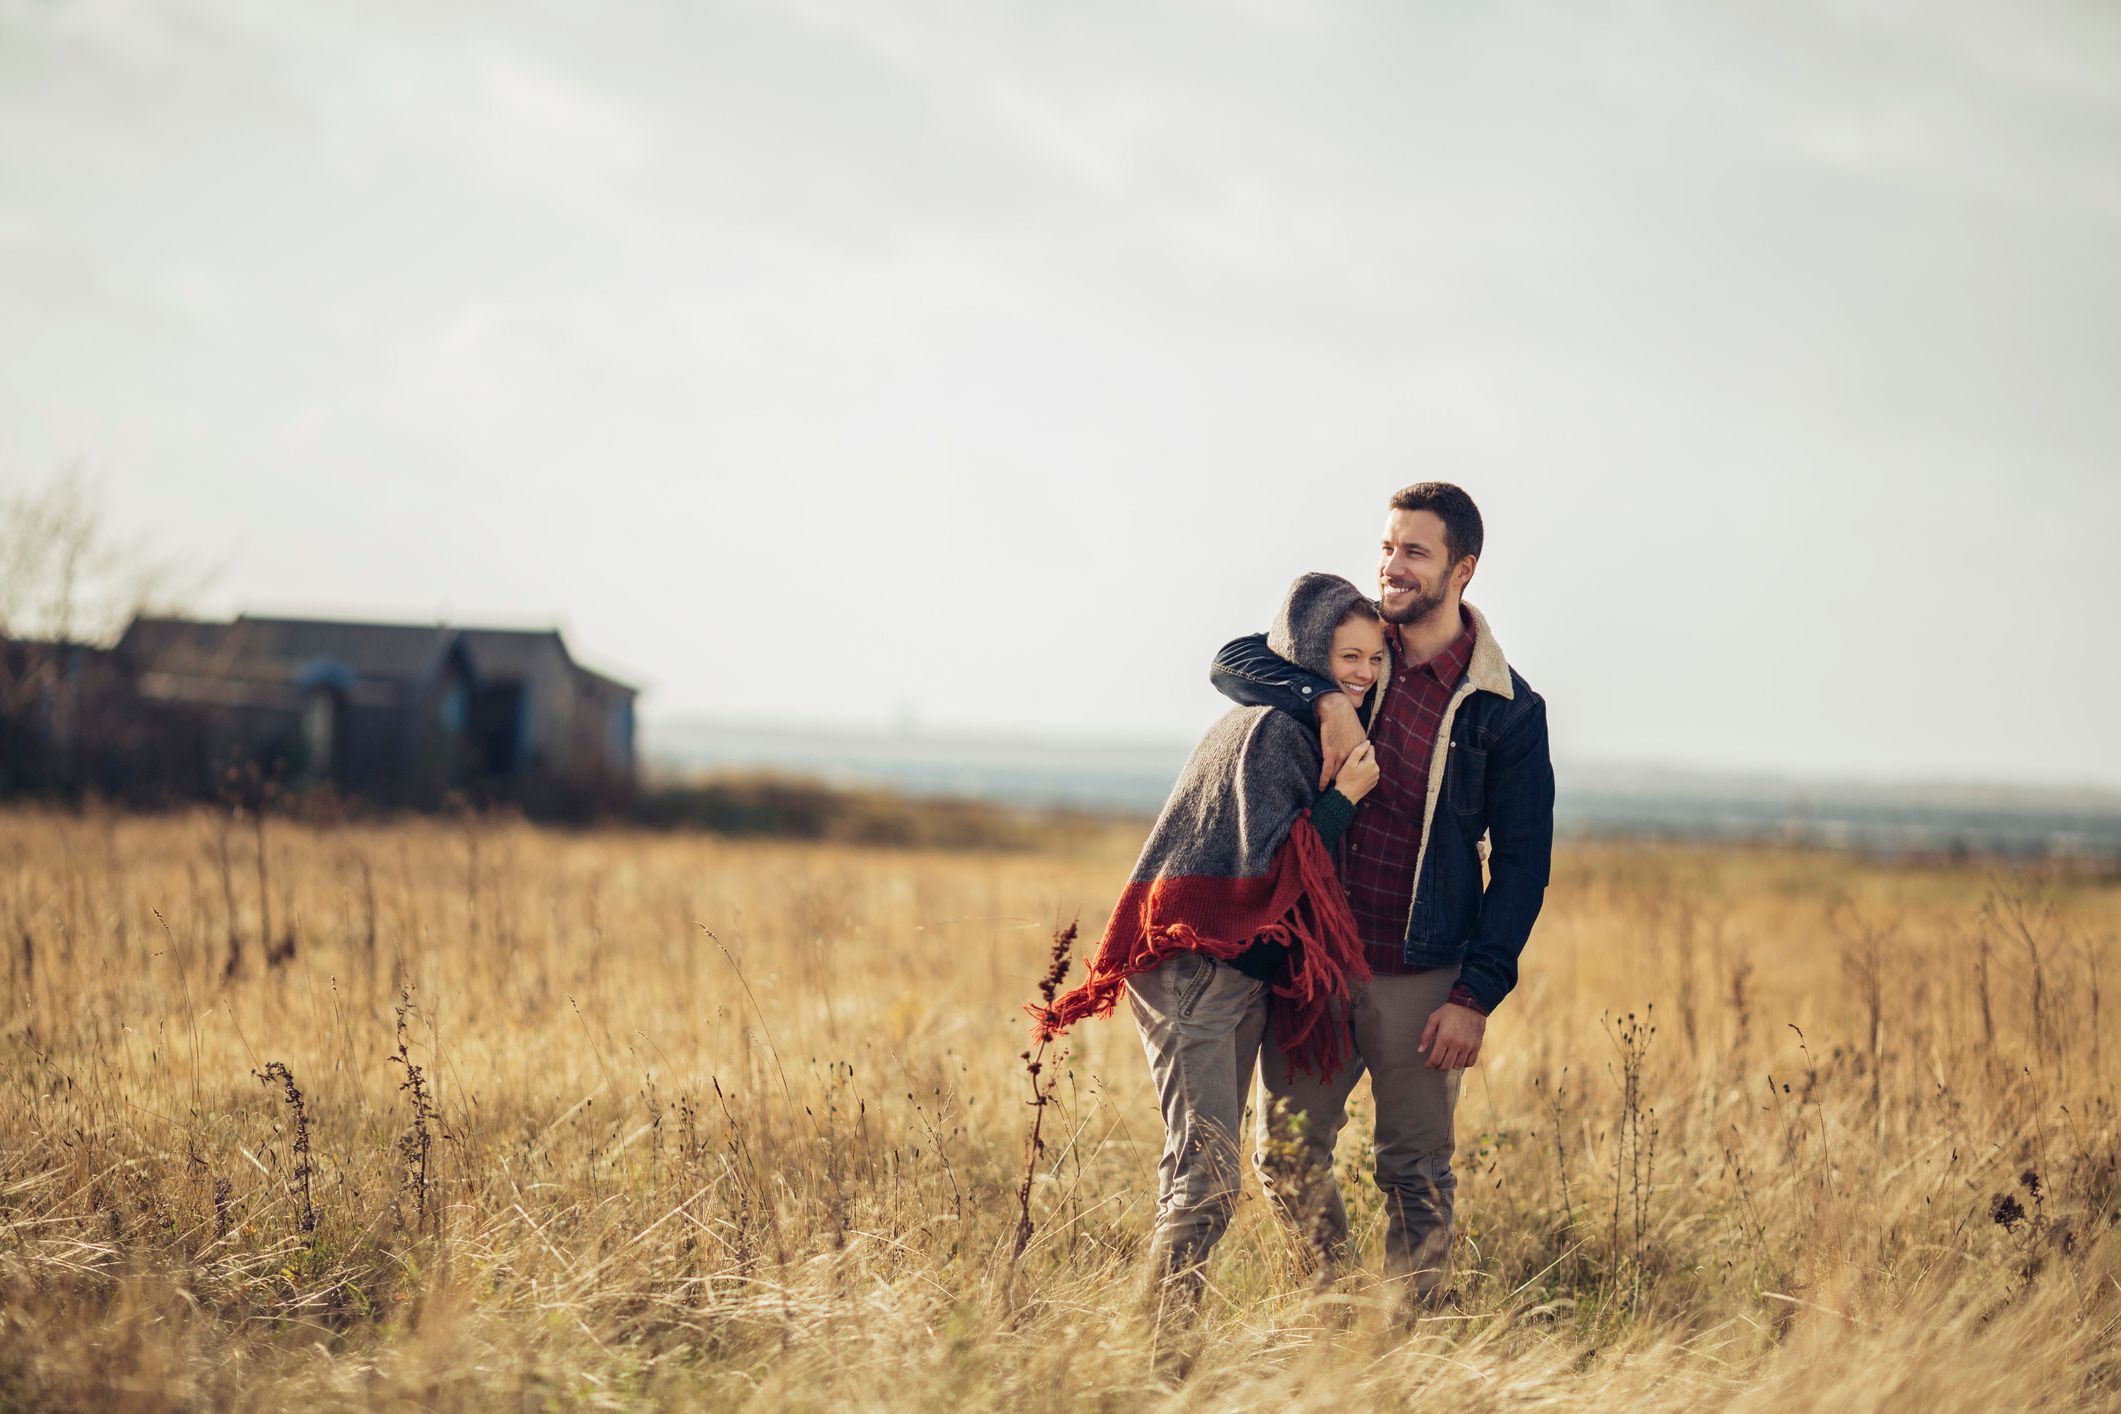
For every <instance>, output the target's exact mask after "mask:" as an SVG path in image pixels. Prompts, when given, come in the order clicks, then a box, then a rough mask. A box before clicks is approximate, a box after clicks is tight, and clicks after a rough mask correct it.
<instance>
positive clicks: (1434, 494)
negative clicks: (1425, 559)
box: [1388, 481, 1481, 565]
mask: <svg viewBox="0 0 2121 1414" xmlns="http://www.w3.org/2000/svg"><path fill="white" fill-rule="evenodd" d="M1388 509H1391V510H1395V511H1430V512H1433V513H1434V514H1435V516H1436V518H1437V519H1439V520H1441V521H1442V522H1443V547H1444V549H1446V550H1448V551H1450V552H1451V563H1452V564H1454V565H1455V564H1457V563H1458V562H1459V561H1460V560H1462V559H1464V558H1465V557H1466V556H1468V555H1477V554H1479V553H1480V544H1481V528H1480V507H1478V506H1476V505H1474V504H1473V498H1472V497H1471V496H1468V495H1467V494H1466V493H1465V492H1464V491H1462V490H1460V489H1459V488H1458V487H1456V486H1453V485H1452V484H1451V483H1450V482H1448V481H1417V482H1415V483H1414V484H1413V485H1412V486H1408V487H1404V488H1402V489H1401V490H1399V491H1397V492H1394V493H1393V496H1392V504H1391V506H1390V507H1389V508H1388Z"/></svg>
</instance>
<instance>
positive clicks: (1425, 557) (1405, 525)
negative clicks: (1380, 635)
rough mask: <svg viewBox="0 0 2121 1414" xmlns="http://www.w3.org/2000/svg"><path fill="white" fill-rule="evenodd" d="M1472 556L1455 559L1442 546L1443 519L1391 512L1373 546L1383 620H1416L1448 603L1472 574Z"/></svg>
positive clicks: (1430, 514) (1427, 513)
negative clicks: (1375, 547) (1381, 537)
mask: <svg viewBox="0 0 2121 1414" xmlns="http://www.w3.org/2000/svg"><path fill="white" fill-rule="evenodd" d="M1473 563H1474V557H1473V556H1471V555H1467V556H1465V557H1464V558H1463V559H1460V560H1458V561H1456V562H1455V563H1454V562H1453V561H1452V559H1451V552H1450V550H1449V549H1448V548H1446V546H1445V545H1444V538H1443V517H1442V516H1440V515H1438V514H1436V512H1434V511H1394V512H1392V514H1391V518H1390V519H1388V520H1387V521H1386V522H1385V534H1384V542H1383V544H1382V545H1381V546H1380V548H1379V550H1378V562H1377V593H1378V598H1379V600H1380V603H1379V605H1378V607H1379V608H1380V609H1381V610H1382V611H1383V613H1384V619H1385V622H1386V623H1388V624H1411V623H1419V622H1420V621H1421V620H1422V619H1425V618H1427V617H1428V616H1429V615H1431V614H1433V613H1435V612H1437V611H1438V610H1440V609H1441V608H1443V606H1444V605H1446V604H1448V603H1451V602H1452V601H1453V600H1454V599H1455V598H1456V597H1457V595H1458V593H1459V591H1461V590H1463V589H1464V588H1465V586H1466V581H1467V580H1469V579H1471V578H1472V577H1473Z"/></svg>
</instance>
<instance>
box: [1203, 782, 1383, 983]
mask: <svg viewBox="0 0 2121 1414" xmlns="http://www.w3.org/2000/svg"><path fill="white" fill-rule="evenodd" d="M1354 818H1355V802H1354V801H1352V800H1350V799H1348V798H1347V797H1346V796H1344V795H1342V794H1341V793H1340V789H1339V787H1337V786H1329V787H1327V788H1326V791H1325V793H1324V794H1323V795H1321V796H1319V797H1318V799H1317V801H1316V802H1314V803H1313V804H1312V806H1311V826H1312V828H1313V829H1315V830H1317V831H1318V837H1319V838H1320V839H1321V840H1323V841H1325V845H1326V848H1327V849H1328V850H1329V851H1330V850H1331V849H1332V848H1333V846H1334V845H1336V844H1338V843H1340V836H1341V832H1342V831H1344V830H1346V829H1347V828H1348V822H1349V821H1351V820H1353V819H1354ZM1288 955H1289V948H1288V945H1287V944H1286V943H1254V944H1253V945H1252V946H1251V947H1249V948H1246V949H1245V950H1244V951H1243V952H1241V953H1239V954H1238V955H1237V956H1236V957H1233V958H1231V959H1230V965H1231V966H1232V967H1234V968H1236V969H1237V970H1238V971H1239V972H1242V973H1244V974H1245V976H1247V977H1257V978H1258V979H1259V980H1260V981H1262V982H1266V981H1270V980H1272V978H1273V976H1274V969H1275V968H1277V967H1279V966H1281V963H1282V959H1283V958H1285V957H1287V956H1288Z"/></svg>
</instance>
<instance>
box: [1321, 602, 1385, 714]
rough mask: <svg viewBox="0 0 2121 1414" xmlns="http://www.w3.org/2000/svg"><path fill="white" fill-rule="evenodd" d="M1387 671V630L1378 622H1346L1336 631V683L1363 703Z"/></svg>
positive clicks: (1334, 662) (1356, 620)
mask: <svg viewBox="0 0 2121 1414" xmlns="http://www.w3.org/2000/svg"><path fill="white" fill-rule="evenodd" d="M1384 670H1385V628H1384V625H1383V624H1381V623H1379V622H1377V620H1375V619H1365V618H1352V619H1343V620H1341V624H1340V627H1339V628H1336V629H1334V630H1333V681H1335V682H1337V683H1339V684H1340V690H1341V691H1342V692H1345V693H1347V694H1348V696H1350V697H1353V698H1355V699H1356V700H1358V701H1360V700H1361V699H1362V696H1363V694H1365V693H1367V692H1368V691H1369V690H1370V688H1371V686H1372V685H1373V684H1375V683H1376V681H1377V675H1378V674H1379V673H1381V672H1383V671H1384Z"/></svg>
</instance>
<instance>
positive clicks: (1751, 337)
mask: <svg viewBox="0 0 2121 1414" xmlns="http://www.w3.org/2000/svg"><path fill="white" fill-rule="evenodd" d="M2117 74H2121V11H2117V10H2116V9H2115V8H2114V7H2113V6H2112V5H2110V4H2107V3H2103V0H2082V3H2048V2H2047V0H2030V2H2027V0H2012V2H2011V3H2004V2H2003V0H1995V3H1989V4H1963V3H1957V0H1833V3H1806V2H1805V0H1758V3H1730V4H1713V5H1708V4H1700V3H1695V0H1669V3H1653V2H1652V0H1634V2H1633V3H1611V4H1607V3H1595V4H1594V3H1585V2H1584V0H1567V2H1566V3H1564V0H1551V3H1545V4H1518V3H1478V4H1474V3H1462V0H1451V2H1450V3H1441V2H1439V3H1429V4H1420V5H1416V4H1411V3H1408V4H1402V3H1383V2H1382V0H1380V3H1376V4H1367V5H1357V4H1346V3H1332V0H1287V3H1282V0H1247V2H1246V3H1211V0H1178V2H1177V3H1160V4H1151V3H1146V2H1145V0H1126V3H1113V4H1098V3H1069V4H1065V5H1062V4H1049V3H1037V4H1034V3H1022V4H1003V3H995V0H977V2H976V3H975V2H974V0H963V2H962V3H940V4H899V3H889V0H799V3H786V4H768V3H741V2H739V0H732V3H689V4H680V3H645V2H644V0H596V2H595V3H590V0H545V3H536V4H529V3H520V0H517V2H516V3H509V4H505V5H500V4H497V5H492V6H486V7H482V6H477V5H473V4H468V3H467V4H448V5H435V4H431V3H416V4H385V3H376V0H364V3H359V4H355V3H344V4H331V3H321V0H317V2H315V3H310V2H305V3H302V4H289V3H287V0H166V2H165V3H147V2H146V0H131V2H130V3H98V2H97V0H0V482H4V483H7V484H14V483H18V482H19V483H23V484H27V483H31V482H35V481H38V480H40V479H41V478H43V477H44V476H45V475H46V474H47V473H48V472H49V471H50V470H51V469H52V468H53V467H55V466H58V465H60V464H61V463H64V462H67V461H71V460H73V459H76V458H78V459H81V460H83V461H84V462H85V463H86V464H87V465H88V466H89V467H90V468H91V469H92V471H93V472H95V473H96V474H97V476H99V477H100V481H101V485H102V486H103V488H104V492H105V496H106V499H107V501H108V503H109V505H110V507H111V510H112V513H113V515H114V516H115V517H116V519H118V521H119V522H120V523H121V525H122V526H123V527H125V528H127V529H134V530H138V531H140V532H143V533H145V534H147V535H149V536H150V537H151V538H152V540H153V541H154V542H155V543H156V544H157V545H158V546H159V547H161V548H163V549H164V550H165V551H167V552H169V553H171V554H174V555H176V556H179V557H181V558H185V559H188V560H189V561H190V562H192V563H194V564H197V565H202V566H207V567H210V568H212V569H213V570H214V571H215V572H216V576H217V577H216V578H215V580H214V581H213V586H212V588H211V590H210V592H209V593H208V594H207V595H206V596H205V597H204V598H203V599H202V600H201V601H200V603H199V604H198V605H197V607H198V608H199V609H201V610H202V611H206V612H216V613H219V612H232V611H235V610H238V609H253V610H257V611H277V612H306V611H315V612H327V613H337V614H373V615H377V616H405V617H411V618H416V619H428V618H433V617H435V616H438V615H449V616H452V617H455V618H458V619H462V620H496V621H504V622H540V621H557V622H559V623H561V624H562V625H564V627H565V628H566V629H567V632H568V635H569V639H570V642H571V643H573V644H574V646H575V647H576V649H577V651H578V653H579V654H580V656H582V657H583V658H584V659H585V660H587V661H590V662H591V663H593V664H595V665H598V666H602V667H606V668H608V669H610V670H613V671H616V672H618V673H620V674H621V675H624V676H628V677H631V678H634V679H636V680H638V681H641V682H643V683H645V684H646V685H647V686H648V688H649V696H648V697H647V698H645V699H644V703H643V712H644V717H645V718H646V719H647V722H648V730H649V731H650V732H652V731H653V728H654V724H655V722H656V721H657V720H658V719H668V718H670V717H672V716H681V715H686V714H690V713H695V712H709V713H721V714H736V715H743V716H751V717H756V716H763V715H772V716H775V717H785V718H789V719H795V720H804V721H818V722H844V723H875V724H882V723H888V722H892V721H900V720H906V719H912V720H917V721H918V722H920V723H921V724H922V725H923V726H924V727H925V728H926V729H928V730H932V731H948V730H955V729H969V728H980V729H988V728H1016V729H1024V730H1031V731H1051V730H1056V729H1071V730H1081V731H1085V732H1096V733H1111V734H1135V735H1141V734H1163V735H1173V734H1176V735H1190V734H1191V732H1193V731H1194V730H1196V729H1197V728H1198V727H1199V726H1200V725H1202V724H1203V723H1204V722H1205V721H1206V720H1207V719H1208V718H1209V717H1210V716H1212V714H1213V713H1214V712H1215V710H1216V708H1217V705H1218V699H1215V698H1214V697H1213V696H1212V695H1211V694H1210V692H1209V690H1208V689H1207V687H1206V685H1205V666H1206V662H1207V659H1208V656H1209V654H1210V652H1211V651H1212V650H1213V648H1214V647H1215V645H1216V644H1217V643H1219V642H1220V641H1221V640H1222V639H1223V638H1225V637H1227V636H1230V635H1232V634H1235V633H1238V632H1242V631H1246V630H1248V629H1251V628H1254V627H1260V626H1264V623H1265V621H1266V619H1267V617H1268V615H1269V613H1270V611H1271V608H1272V606H1273V604H1274V603H1275V601H1276V600H1277V599H1278V598H1279V595H1280V592H1281V588H1282V586H1283V585H1284V584H1285V583H1286V582H1287V581H1288V579H1289V578H1290V577H1291V576H1292V575H1294V574H1295V573H1296V572H1298V571H1300V570H1306V569H1333V570H1338V571H1340V572H1342V573H1346V574H1349V575H1351V576H1356V577H1367V575H1368V573H1369V570H1370V567H1371V564H1372V556H1371V550H1370V547H1371V545H1372V544H1373V543H1374V536H1375V533H1376V531H1377V528H1378V525H1379V523H1380V520H1381V517H1380V513H1379V507H1380V506H1381V504H1382V502H1383V500H1384V499H1385V497H1386V495H1387V494H1388V493H1389V492H1390V491H1391V490H1392V489H1393V488H1394V487H1396V486H1398V485H1400V484H1402V483H1404V482H1407V481H1412V480H1418V479H1424V478H1430V477H1443V478H1449V479H1454V480H1458V481H1460V482H1462V483H1463V484H1464V485H1466V486H1467V487H1468V488H1469V489H1470V490H1471V491H1472V492H1473V493H1474V495H1475V496H1476V498H1477V499H1478V500H1479V501H1480V502H1481V504H1482V506H1483V508H1484V509H1485V511H1486V513H1487V517H1488V522H1489V539H1490V549H1489V553H1488V554H1487V555H1486V556H1485V557H1484V559H1483V564H1482V567H1481V571H1480V577H1479V580H1478V582H1477V587H1476V593H1475V595H1474V598H1475V600H1476V602H1479V603H1481V604H1482V605H1483V607H1484V608H1486V609H1487V611H1488V612H1489V615H1490V617H1491V619H1492V620H1493V622H1494V624H1495V627H1496V631H1497V635H1498V637H1499V638H1500V639H1501V641H1502V642H1503V644H1504V646H1505V647H1506V648H1507V650H1508V651H1509V653H1510V655H1511V657H1512V658H1513V660H1514V661H1515V662H1516V663H1517V664H1518V666H1519V667H1520V669H1521V670H1522V671H1524V672H1525V674H1526V675H1527V676H1528V677H1530V678H1531V680H1532V681H1533V682H1534V684H1535V685H1537V686H1538V687H1539V688H1540V689H1541V690H1542V691H1543V692H1545V693H1546V695H1547V696H1548V698H1549V699H1550V702H1551V704H1552V716H1553V721H1554V726H1555V732H1556V737H1557V750H1558V752H1559V753H1560V754H1561V755H1562V756H1564V757H1565V758H1570V759H1576V760H1583V761H1593V760H1599V761H1615V760H1622V761H1625V760H1641V761H1660V762H1670V763H1675V764H1686V765H1714V766H1728V767H1764V768H1770V769H1803V770H1813V771H1825V772H1836V773H1850V772H1853V773H1861V774H1868V775H1886V776H1894V775H1902V776H1905V775H1915V776H1949V777H1974V778H2025V779H2037V780H2046V781H2096V782H2104V783H2109V784H2112V783H2121V732H2117V730H2116V727H2115V723H2116V721H2117V720H2121V711H2117V710H2116V707H2115V703H2116V701H2117V700H2121V654H2117V653H2116V651H2115V650H2116V646H2117V639H2121V634H2117V632H2116V630H2115V619H2116V616H2117V610H2121V557H2117V556H2116V554H2115V553H2114V549H2113V546H2112V543H2111V542H2112V539H2113V536H2114V535H2115V533H2116V532H2115V527H2116V526H2117V525H2121V397H2117V396H2116V390H2117V389H2121V258H2117V255H2116V252H2121V83H2117V81H2116V75H2117Z"/></svg>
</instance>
